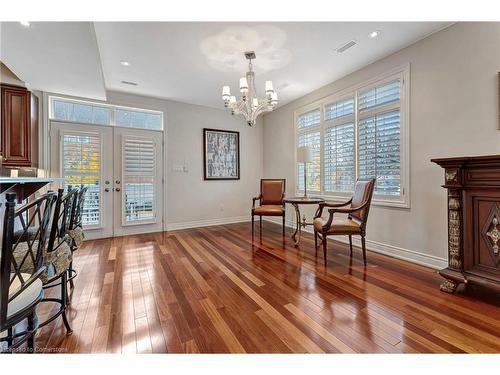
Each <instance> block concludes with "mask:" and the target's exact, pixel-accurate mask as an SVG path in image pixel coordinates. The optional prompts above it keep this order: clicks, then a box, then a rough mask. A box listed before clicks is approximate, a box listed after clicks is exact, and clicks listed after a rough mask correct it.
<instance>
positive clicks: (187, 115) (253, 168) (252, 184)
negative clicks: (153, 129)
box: [107, 91, 263, 229]
mask: <svg viewBox="0 0 500 375" xmlns="http://www.w3.org/2000/svg"><path fill="white" fill-rule="evenodd" d="M107 98H108V102H109V103H111V104H116V105H124V106H131V107H138V108H146V109H155V110H160V111H164V113H165V118H164V119H165V126H166V131H167V134H166V143H165V144H166V152H167V164H166V167H165V172H166V187H167V188H166V192H165V194H166V201H167V206H166V207H167V217H166V222H167V228H168V229H180V228H184V227H188V226H199V225H206V224H213V223H227V222H234V221H242V220H249V218H250V208H251V204H252V200H251V198H252V197H254V196H256V195H258V191H259V182H260V178H262V175H263V164H262V157H263V148H262V121H259V122H258V123H257V124H256V125H255V126H253V127H249V126H248V125H247V124H246V122H245V121H244V119H243V117H242V116H231V114H230V113H229V112H228V111H227V110H224V109H223V108H222V109H220V110H218V109H213V108H208V107H203V106H199V105H193V104H185V103H179V102H174V101H169V100H161V99H155V98H151V97H144V96H137V95H130V94H125V93H119V92H113V91H108V93H107ZM203 128H215V129H226V130H232V131H239V132H240V159H241V160H240V168H241V173H240V177H241V178H240V180H234V181H204V180H203V133H202V129H203ZM184 165H185V166H186V167H187V169H188V172H187V173H185V172H176V171H174V170H173V169H174V167H177V166H181V167H182V166H184Z"/></svg>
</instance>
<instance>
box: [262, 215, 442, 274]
mask: <svg viewBox="0 0 500 375" xmlns="http://www.w3.org/2000/svg"><path fill="white" fill-rule="evenodd" d="M264 220H266V221H270V222H272V223H276V224H281V219H280V220H277V219H275V218H273V217H265V218H264ZM286 226H287V227H290V228H294V229H295V222H294V221H292V220H287V221H286ZM302 231H303V232H307V233H313V230H312V228H311V227H306V228H305V229H304V228H303V229H302ZM330 239H334V240H336V241H339V242H342V243H346V244H348V243H349V239H348V237H347V236H335V237H331V238H330ZM352 240H353V241H352V243H353V245H355V246H358V247H361V239H360V238H357V237H356V236H353V238H352ZM366 245H367V248H368V250H369V251H373V252H375V253H379V254H383V255H387V256H390V257H392V258H396V259H401V260H405V261H408V262H411V263H415V264H419V265H421V266H426V267H429V268H432V269H443V268H446V267H448V260H447V259H444V258H440V257H437V256H435V255H430V254H424V253H421V252H419V251H416V250H410V249H405V248H402V247H397V246H393V245H389V244H385V243H381V242H377V241H373V240H370V239H368V238H367V239H366Z"/></svg>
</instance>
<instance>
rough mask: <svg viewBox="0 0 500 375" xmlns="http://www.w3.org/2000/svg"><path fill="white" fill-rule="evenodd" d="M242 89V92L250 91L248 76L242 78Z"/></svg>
mask: <svg viewBox="0 0 500 375" xmlns="http://www.w3.org/2000/svg"><path fill="white" fill-rule="evenodd" d="M240 91H241V93H242V94H246V93H247V92H248V82H247V79H246V77H241V78H240Z"/></svg>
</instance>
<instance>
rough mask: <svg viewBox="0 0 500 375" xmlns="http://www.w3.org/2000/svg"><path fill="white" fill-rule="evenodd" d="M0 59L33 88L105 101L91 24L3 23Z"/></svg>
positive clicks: (0, 32) (0, 28)
mask: <svg viewBox="0 0 500 375" xmlns="http://www.w3.org/2000/svg"><path fill="white" fill-rule="evenodd" d="M0 60H1V61H3V62H4V63H5V65H7V66H8V67H9V69H10V70H11V71H12V72H13V73H14V74H16V75H17V76H18V77H19V78H20V79H21V80H23V81H24V82H26V85H27V86H28V87H30V88H32V89H39V90H44V91H48V92H56V93H63V94H67V95H73V96H81V97H86V98H94V99H100V100H104V99H105V98H106V90H105V84H104V77H103V74H102V67H101V59H100V57H99V49H98V47H97V41H96V38H95V33H94V28H93V26H92V24H91V23H88V22H60V23H58V22H34V23H31V26H30V27H24V26H22V25H21V24H20V23H19V22H1V23H0Z"/></svg>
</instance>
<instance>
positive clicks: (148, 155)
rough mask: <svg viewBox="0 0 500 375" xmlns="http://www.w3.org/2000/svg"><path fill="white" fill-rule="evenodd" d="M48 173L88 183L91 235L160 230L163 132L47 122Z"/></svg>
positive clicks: (86, 218) (87, 213)
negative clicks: (49, 160) (48, 126)
mask: <svg viewBox="0 0 500 375" xmlns="http://www.w3.org/2000/svg"><path fill="white" fill-rule="evenodd" d="M50 136H51V140H50V144H51V175H52V176H60V177H63V178H64V179H65V185H66V186H67V185H81V184H83V185H85V186H87V187H88V191H87V195H86V199H85V206H84V212H83V223H84V227H85V230H86V234H87V233H88V235H89V238H104V237H112V236H121V235H126V234H136V233H146V232H156V231H162V230H163V188H162V187H163V182H162V181H163V163H162V161H163V149H162V137H163V133H162V132H160V131H154V130H144V129H129V128H118V127H109V126H98V125H88V124H73V123H62V122H55V121H52V122H51V130H50Z"/></svg>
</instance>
